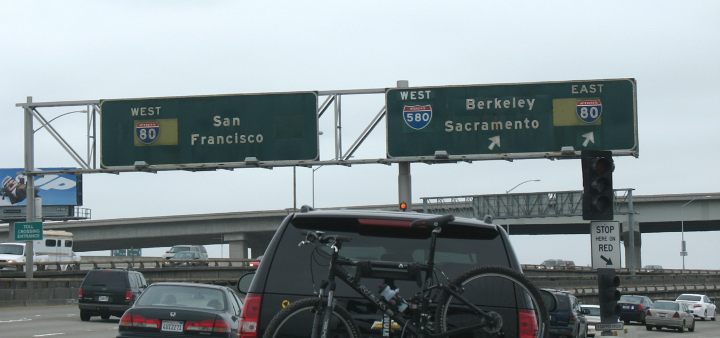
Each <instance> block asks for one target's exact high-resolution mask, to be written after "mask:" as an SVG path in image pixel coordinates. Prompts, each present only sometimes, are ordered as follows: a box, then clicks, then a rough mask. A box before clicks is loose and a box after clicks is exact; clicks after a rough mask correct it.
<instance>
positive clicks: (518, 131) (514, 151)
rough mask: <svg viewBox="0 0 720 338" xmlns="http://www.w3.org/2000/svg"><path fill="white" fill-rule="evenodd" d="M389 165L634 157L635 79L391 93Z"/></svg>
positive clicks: (429, 88)
mask: <svg viewBox="0 0 720 338" xmlns="http://www.w3.org/2000/svg"><path fill="white" fill-rule="evenodd" d="M385 99H386V105H387V142H388V153H387V156H388V158H401V157H408V158H412V157H425V156H427V157H432V156H437V154H438V152H440V153H441V154H443V155H444V156H445V155H446V156H449V157H450V158H451V159H452V158H454V159H462V158H463V157H464V156H468V157H472V156H480V157H481V158H483V159H506V158H537V157H543V156H557V155H560V154H563V155H567V154H574V155H578V154H579V153H580V151H582V150H611V151H613V154H614V155H633V156H638V154H639V150H638V137H637V110H636V106H637V105H636V85H635V80H634V79H610V80H583V81H567V82H544V83H521V84H499V85H473V86H449V87H414V88H393V89H389V90H388V91H387V92H386V94H385Z"/></svg>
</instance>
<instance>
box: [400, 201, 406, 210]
mask: <svg viewBox="0 0 720 338" xmlns="http://www.w3.org/2000/svg"><path fill="white" fill-rule="evenodd" d="M399 207H400V211H406V210H407V203H405V201H402V202H400V205H399Z"/></svg>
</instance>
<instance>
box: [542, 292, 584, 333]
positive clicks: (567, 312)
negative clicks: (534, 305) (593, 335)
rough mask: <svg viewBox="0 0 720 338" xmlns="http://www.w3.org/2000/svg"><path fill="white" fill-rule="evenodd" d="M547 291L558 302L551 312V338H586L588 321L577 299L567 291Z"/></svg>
mask: <svg viewBox="0 0 720 338" xmlns="http://www.w3.org/2000/svg"><path fill="white" fill-rule="evenodd" d="M546 290H547V291H550V292H552V294H553V295H554V296H555V299H556V300H557V303H556V307H555V309H554V310H552V311H551V312H550V337H563V338H564V337H568V338H586V337H587V320H586V319H585V315H583V312H582V309H581V308H580V302H579V301H578V299H577V297H575V296H574V295H572V294H571V293H569V292H567V291H560V290H552V289H546Z"/></svg>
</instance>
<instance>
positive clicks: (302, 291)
mask: <svg viewBox="0 0 720 338" xmlns="http://www.w3.org/2000/svg"><path fill="white" fill-rule="evenodd" d="M303 209H304V211H301V212H297V213H292V214H290V215H288V216H287V217H286V218H285V220H284V221H283V222H282V224H281V225H280V227H279V228H278V230H277V232H276V233H275V235H274V236H273V238H272V240H271V241H270V244H269V246H268V248H267V250H266V251H265V254H264V256H263V259H262V264H260V266H259V267H258V269H257V270H256V271H255V272H254V276H253V275H252V274H253V273H252V272H251V273H250V274H248V275H245V276H243V277H241V278H240V281H239V283H238V289H239V290H240V291H241V292H242V293H244V292H247V294H246V297H245V306H244V309H243V315H242V317H241V335H240V336H241V337H244V338H251V337H262V335H263V332H264V330H265V329H266V328H267V326H268V323H269V322H270V320H271V319H272V318H273V316H275V314H276V313H277V312H278V311H280V310H281V309H282V308H284V307H286V306H287V305H288V304H290V303H291V302H293V301H296V300H298V299H301V298H304V297H312V296H313V291H315V290H317V288H318V287H319V286H320V283H321V281H322V280H323V279H325V278H326V276H327V263H328V261H327V257H325V258H324V259H325V260H324V261H323V260H322V259H317V258H318V257H317V256H315V259H311V252H312V251H313V250H314V249H313V247H312V246H311V245H306V246H303V247H298V243H300V241H302V240H303V239H304V238H305V235H306V233H307V232H309V231H316V230H319V231H323V232H325V233H326V234H339V235H342V236H345V237H349V238H350V239H351V240H350V241H348V242H346V243H344V244H343V248H342V252H341V255H343V256H345V257H348V258H352V259H356V260H365V261H367V260H384V261H404V262H424V261H425V260H426V257H427V252H428V250H429V237H430V231H429V230H427V229H418V228H411V227H409V222H411V221H413V220H416V219H427V218H432V217H437V215H431V214H421V213H413V212H392V211H369V210H309V211H308V210H305V208H303ZM435 264H437V266H438V267H439V268H440V269H441V270H442V271H444V273H445V274H447V277H448V278H449V280H453V279H454V278H455V277H458V276H459V275H460V274H462V273H463V272H465V271H468V270H470V269H471V268H473V267H478V266H503V267H508V268H511V269H514V270H516V271H520V264H519V263H518V261H517V258H516V257H515V253H514V251H513V249H512V246H511V245H510V240H509V238H508V236H507V233H506V232H505V231H504V230H503V229H502V227H500V226H497V225H494V224H488V223H484V222H481V221H478V220H474V219H468V218H456V219H455V221H454V222H452V223H450V224H448V225H447V226H444V227H443V229H442V233H440V234H439V237H438V242H437V248H436V257H435ZM250 280H252V282H249V281H250ZM361 282H362V283H363V284H364V285H367V286H374V285H381V284H382V283H383V280H380V279H371V278H362V281H361ZM248 284H249V286H246V285H248ZM488 284H492V285H487V286H486V287H483V288H482V289H478V290H477V293H474V294H480V296H479V297H480V298H481V299H482V301H481V302H480V303H479V304H478V305H480V306H481V307H483V308H486V309H489V310H493V311H497V312H498V313H500V314H501V315H502V317H503V329H502V330H503V332H504V333H505V336H506V337H519V336H520V335H519V334H518V331H519V327H520V326H526V325H527V324H528V323H525V321H526V320H528V318H527V316H526V315H524V313H523V312H522V311H521V310H520V309H521V307H522V305H523V304H525V303H524V301H525V300H524V299H521V298H522V297H517V296H516V294H515V292H514V291H513V290H514V289H513V287H512V285H504V284H501V283H500V282H499V281H498V282H492V283H491V282H489V283H488ZM396 286H397V287H398V288H399V289H400V290H401V294H402V295H404V296H406V297H411V296H413V295H414V294H415V292H416V291H417V290H418V289H419V286H418V284H417V283H416V282H413V281H405V280H403V281H396ZM335 296H336V297H337V298H336V299H338V301H339V302H340V304H342V305H341V306H343V308H345V309H347V310H348V312H349V313H350V314H351V315H352V316H353V318H354V319H355V321H356V324H357V327H358V328H359V329H360V334H361V335H362V336H366V337H367V336H380V335H381V334H382V332H381V331H380V330H379V329H373V327H377V324H378V321H380V320H382V314H381V312H380V311H379V310H378V309H376V308H375V306H372V305H371V304H370V303H369V302H367V301H366V300H365V299H364V298H362V297H360V295H358V294H357V293H356V292H355V291H354V290H353V289H351V288H350V287H349V286H347V285H345V283H343V282H338V284H337V290H336V293H335ZM519 305H520V306H519ZM530 320H533V319H532V318H531V319H530ZM393 330H395V329H393ZM396 333H399V332H396Z"/></svg>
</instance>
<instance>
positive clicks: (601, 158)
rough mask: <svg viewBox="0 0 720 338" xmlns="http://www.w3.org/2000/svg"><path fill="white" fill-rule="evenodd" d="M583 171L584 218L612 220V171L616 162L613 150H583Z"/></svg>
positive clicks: (581, 157)
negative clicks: (613, 157)
mask: <svg viewBox="0 0 720 338" xmlns="http://www.w3.org/2000/svg"><path fill="white" fill-rule="evenodd" d="M580 160H581V161H582V172H583V197H582V199H583V219H584V220H593V221H611V220H612V219H613V204H614V200H615V193H614V192H613V185H612V173H613V171H614V170H615V163H614V161H613V159H612V152H609V151H598V150H591V151H587V150H586V151H583V152H582V154H581V155H580Z"/></svg>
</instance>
